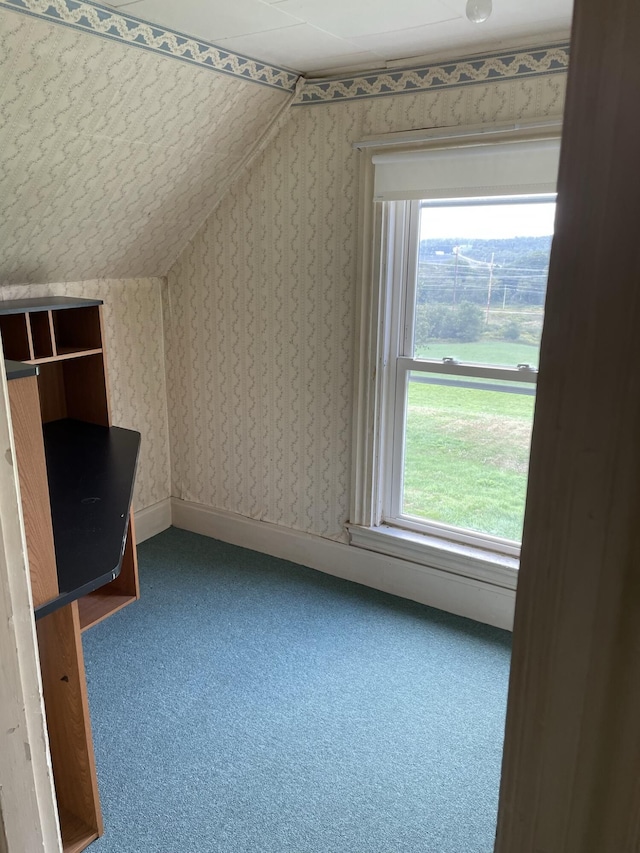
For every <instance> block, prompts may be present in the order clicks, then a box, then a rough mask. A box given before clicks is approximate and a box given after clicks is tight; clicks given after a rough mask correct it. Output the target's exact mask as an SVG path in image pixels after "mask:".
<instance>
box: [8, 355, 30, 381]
mask: <svg viewBox="0 0 640 853" xmlns="http://www.w3.org/2000/svg"><path fill="white" fill-rule="evenodd" d="M4 371H5V373H6V374H7V381H9V380H11V379H23V378H24V377H25V376H37V375H38V365H37V364H25V363H24V362H23V361H12V359H10V358H5V360H4Z"/></svg>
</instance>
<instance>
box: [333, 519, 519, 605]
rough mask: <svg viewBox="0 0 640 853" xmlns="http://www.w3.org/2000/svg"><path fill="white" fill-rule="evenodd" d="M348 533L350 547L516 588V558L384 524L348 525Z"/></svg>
mask: <svg viewBox="0 0 640 853" xmlns="http://www.w3.org/2000/svg"><path fill="white" fill-rule="evenodd" d="M347 530H348V531H349V541H350V544H351V545H353V546H355V547H356V548H363V549H365V550H367V551H375V552H377V553H378V554H386V555H387V556H388V557H397V558H399V559H401V560H407V561H409V562H411V563H418V564H419V565H422V566H428V567H429V568H432V569H439V570H441V571H445V572H450V573H452V574H456V575H461V576H463V577H466V578H473V579H474V580H480V581H483V582H485V583H489V584H492V585H493V586H499V587H503V588H505V589H513V590H515V588H516V586H517V582H518V566H519V562H520V561H519V560H518V559H517V558H516V557H508V556H506V555H504V554H498V553H496V552H494V551H489V550H485V549H483V548H477V547H473V546H471V545H462V544H460V543H458V542H452V541H450V540H448V539H441V538H439V537H437V536H430V535H427V534H424V533H414V532H413V531H410V530H402V529H400V528H399V527H390V526H388V525H384V524H383V525H380V526H379V527H361V526H359V525H357V524H347Z"/></svg>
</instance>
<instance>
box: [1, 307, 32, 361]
mask: <svg viewBox="0 0 640 853" xmlns="http://www.w3.org/2000/svg"><path fill="white" fill-rule="evenodd" d="M0 334H2V346H3V347H4V357H5V358H10V359H13V360H15V361H30V360H31V359H32V358H33V348H32V344H31V329H30V326H29V321H28V317H27V315H26V314H3V315H1V316H0Z"/></svg>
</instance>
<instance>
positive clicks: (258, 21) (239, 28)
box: [116, 0, 299, 59]
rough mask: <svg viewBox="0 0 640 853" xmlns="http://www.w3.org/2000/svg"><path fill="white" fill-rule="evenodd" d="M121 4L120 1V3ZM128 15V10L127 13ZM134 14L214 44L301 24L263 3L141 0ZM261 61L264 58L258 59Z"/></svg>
mask: <svg viewBox="0 0 640 853" xmlns="http://www.w3.org/2000/svg"><path fill="white" fill-rule="evenodd" d="M116 2H117V0H116ZM125 11H126V10H125ZM131 12H132V14H135V15H136V16H139V17H141V18H144V19H145V20H148V21H152V22H154V23H157V24H159V25H161V26H165V27H170V28H173V29H176V30H178V31H180V32H183V33H186V34H187V35H192V36H195V37H197V38H201V39H205V40H208V41H213V42H215V43H216V44H217V43H219V42H220V40H221V39H225V38H231V37H235V36H241V35H248V34H252V33H259V32H265V31H267V30H275V29H279V28H281V27H288V26H293V25H294V24H297V23H299V20H298V19H297V18H295V17H294V16H292V15H289V14H287V13H286V12H283V11H281V10H280V9H278V7H276V6H268V5H266V4H265V3H261V2H260V0H233V2H232V3H230V2H224V3H221V2H216V3H212V2H208V3H203V2H202V0H180V2H179V3H176V2H175V0H141V2H139V3H136V4H135V7H133V8H132V10H131ZM257 58H258V59H263V58H264V57H262V56H258V57H257Z"/></svg>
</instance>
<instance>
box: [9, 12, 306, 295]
mask: <svg viewBox="0 0 640 853" xmlns="http://www.w3.org/2000/svg"><path fill="white" fill-rule="evenodd" d="M45 5H46V4H45ZM0 44H2V50H1V51H0V283H2V284H21V283H46V282H52V281H53V282H55V281H78V280H83V279H95V278H138V277H149V276H157V275H164V274H165V273H166V272H167V270H168V268H169V266H170V265H171V263H172V262H173V261H174V260H175V258H176V257H177V255H178V253H179V251H180V250H181V248H182V247H183V246H184V245H185V243H186V242H187V240H188V239H189V238H190V237H191V235H192V234H193V233H194V232H195V231H196V230H197V228H198V227H199V226H200V224H201V223H202V222H203V221H204V219H205V217H206V216H207V214H208V213H210V211H211V209H212V208H213V206H214V205H215V203H216V201H217V200H218V199H219V197H220V196H221V193H222V192H223V190H224V189H225V187H226V186H227V185H228V182H229V179H230V177H231V176H232V175H233V173H234V171H235V170H236V169H237V168H238V167H239V166H240V164H241V163H242V161H243V160H244V159H245V157H246V156H247V154H248V152H249V151H250V149H251V147H252V145H253V144H255V142H256V140H259V139H260V138H261V137H262V136H263V135H264V134H265V132H266V131H267V130H268V128H269V125H270V124H271V122H272V121H273V120H274V116H276V115H277V114H278V112H279V111H280V110H282V109H283V108H284V107H285V106H286V105H287V104H288V102H289V100H290V99H291V92H290V91H287V90H286V89H284V88H283V87H282V86H280V87H278V86H275V85H260V84H259V83H256V82H253V81H248V80H245V79H242V77H240V76H239V75H237V74H230V73H229V74H225V73H218V72H217V71H214V70H211V69H208V68H204V67H198V66H197V65H195V64H191V63H189V62H180V61H176V59H174V58H170V57H166V56H162V55H159V54H158V52H155V53H154V52H152V51H150V50H145V49H140V48H136V47H132V46H129V45H126V44H122V43H119V42H117V41H112V40H108V39H106V38H99V37H96V36H95V35H93V34H87V33H84V32H78V31H75V30H74V29H71V28H66V27H64V26H59V25H56V24H55V23H49V22H48V21H45V20H41V19H37V18H32V17H27V16H25V15H22V14H19V13H16V12H13V11H10V10H7V9H6V8H5V9H0ZM289 82H291V81H289ZM293 82H295V78H294V80H293Z"/></svg>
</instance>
